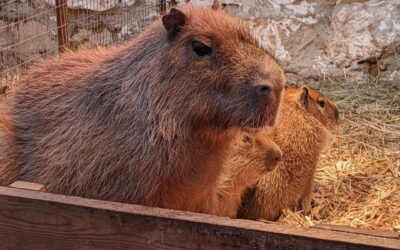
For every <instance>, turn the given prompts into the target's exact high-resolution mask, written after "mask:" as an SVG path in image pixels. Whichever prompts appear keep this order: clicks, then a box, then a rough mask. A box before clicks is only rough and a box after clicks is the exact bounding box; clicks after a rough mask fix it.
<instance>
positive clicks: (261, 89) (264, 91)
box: [255, 84, 272, 96]
mask: <svg viewBox="0 0 400 250" xmlns="http://www.w3.org/2000/svg"><path fill="white" fill-rule="evenodd" d="M255 88H256V93H257V95H260V96H268V95H270V94H271V92H272V88H271V87H270V86H268V85H265V84H263V85H257V86H255Z"/></svg>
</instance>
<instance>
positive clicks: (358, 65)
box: [179, 0, 400, 81]
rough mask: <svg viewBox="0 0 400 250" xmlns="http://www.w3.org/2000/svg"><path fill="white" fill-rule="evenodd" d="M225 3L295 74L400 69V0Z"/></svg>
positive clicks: (204, 2) (206, 1) (198, 1)
mask: <svg viewBox="0 0 400 250" xmlns="http://www.w3.org/2000/svg"><path fill="white" fill-rule="evenodd" d="M184 2H185V1H184V0H180V1H179V4H183V3H184ZM212 2H213V0H191V1H190V3H191V4H194V5H200V6H211V4H212ZM223 6H224V9H225V11H227V12H229V13H231V14H233V15H235V16H238V17H240V18H242V19H243V20H245V21H246V23H247V24H248V26H249V28H250V30H251V32H252V33H253V35H254V36H255V38H256V39H257V40H258V41H259V42H260V44H261V45H262V47H263V48H264V49H265V50H266V51H268V52H269V53H270V54H271V55H272V56H273V57H275V58H276V59H277V60H278V61H279V63H280V64H281V65H282V67H283V68H284V70H285V72H286V73H287V74H288V75H291V76H292V77H293V78H296V77H297V78H302V79H316V80H318V79H322V78H327V77H329V78H342V77H346V78H351V79H353V80H359V81H363V80H365V79H367V78H369V77H371V76H380V77H382V76H388V77H391V78H393V77H394V76H396V75H397V73H396V72H400V62H399V59H398V58H400V0H392V1H384V0H369V1H368V0H225V1H223ZM396 58H397V59H396Z"/></svg>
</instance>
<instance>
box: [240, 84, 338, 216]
mask: <svg viewBox="0 0 400 250" xmlns="http://www.w3.org/2000/svg"><path fill="white" fill-rule="evenodd" d="M279 117H280V118H279V121H278V124H277V126H276V128H274V129H273V131H272V135H271V138H272V139H273V140H274V142H276V144H278V145H279V147H280V148H281V150H282V152H283V158H282V161H281V162H280V163H279V164H278V166H277V167H276V168H275V170H273V171H272V172H271V173H269V174H265V175H264V176H263V177H262V178H261V180H260V181H259V182H258V183H257V185H256V187H255V188H252V189H250V191H249V192H247V193H246V194H245V195H244V197H243V203H242V208H241V210H240V211H239V217H241V218H247V219H260V218H262V219H266V220H276V219H278V218H279V216H280V215H281V212H282V209H285V208H294V207H300V208H302V209H304V211H305V212H306V213H309V212H310V210H311V198H312V189H313V180H314V172H315V169H316V167H317V165H318V160H319V158H320V155H321V151H322V150H323V149H324V147H325V146H326V145H327V143H328V142H329V139H330V135H331V132H333V131H334V130H335V129H336V128H337V126H338V119H339V113H338V109H337V108H336V106H335V104H334V103H333V102H332V101H331V100H329V99H328V98H326V97H325V96H323V95H322V94H321V93H319V92H317V91H315V90H313V89H311V88H307V87H299V88H288V89H286V91H285V95H284V99H283V104H282V108H281V112H280V115H279Z"/></svg>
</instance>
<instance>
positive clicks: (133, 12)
mask: <svg viewBox="0 0 400 250" xmlns="http://www.w3.org/2000/svg"><path fill="white" fill-rule="evenodd" d="M173 4H174V2H173V1H167V0H146V1H144V0H0V89H1V88H2V86H5V85H12V83H13V82H14V81H15V80H16V79H17V78H18V76H19V75H21V73H23V72H24V71H25V70H26V69H27V68H29V67H30V66H31V65H32V64H33V63H34V62H36V61H38V60H39V59H43V58H48V57H53V56H56V55H57V54H58V53H60V52H62V51H63V50H64V49H65V48H68V49H77V48H79V47H81V46H87V47H91V46H97V45H101V46H107V45H110V44H117V43H121V42H123V41H126V40H127V39H128V38H130V37H132V36H134V35H135V34H137V33H138V32H139V31H141V30H142V29H143V28H144V27H145V26H146V25H147V24H148V23H149V22H150V21H152V20H153V19H154V18H156V17H157V16H159V15H160V14H161V13H163V12H165V11H166V10H167V8H168V7H169V6H170V5H173Z"/></svg>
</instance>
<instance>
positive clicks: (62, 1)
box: [55, 0, 68, 53]
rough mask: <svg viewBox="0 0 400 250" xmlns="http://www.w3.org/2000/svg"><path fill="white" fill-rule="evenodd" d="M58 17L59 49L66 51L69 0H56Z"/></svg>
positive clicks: (60, 51)
mask: <svg viewBox="0 0 400 250" xmlns="http://www.w3.org/2000/svg"><path fill="white" fill-rule="evenodd" d="M55 3H56V19H57V37H58V51H59V53H62V52H64V51H65V49H66V46H67V43H68V6H67V0H55Z"/></svg>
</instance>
